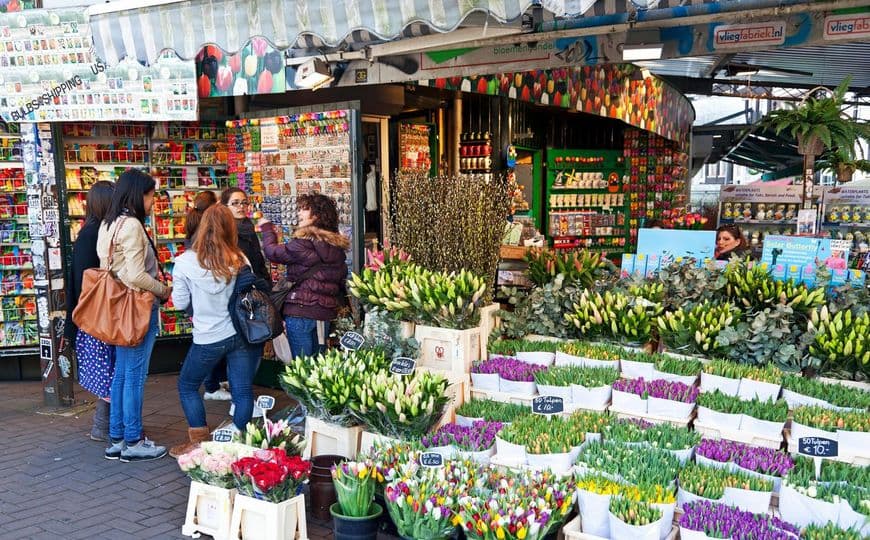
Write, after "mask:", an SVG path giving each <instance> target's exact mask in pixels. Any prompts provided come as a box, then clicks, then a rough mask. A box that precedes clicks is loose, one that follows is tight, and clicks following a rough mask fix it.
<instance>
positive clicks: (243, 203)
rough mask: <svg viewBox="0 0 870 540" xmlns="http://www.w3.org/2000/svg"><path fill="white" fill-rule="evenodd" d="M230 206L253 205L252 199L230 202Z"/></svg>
mask: <svg viewBox="0 0 870 540" xmlns="http://www.w3.org/2000/svg"><path fill="white" fill-rule="evenodd" d="M229 205H230V206H234V207H238V206H251V201H233V202H231V203H230V204H229Z"/></svg>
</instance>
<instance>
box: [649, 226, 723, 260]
mask: <svg viewBox="0 0 870 540" xmlns="http://www.w3.org/2000/svg"><path fill="white" fill-rule="evenodd" d="M715 248H716V231H686V230H678V229H640V230H639V231H638V236H637V253H638V254H639V255H641V254H643V255H647V256H649V255H658V256H659V257H660V258H661V260H662V265H663V266H667V265H668V264H669V263H670V262H671V261H673V260H675V259H678V258H680V257H683V258H694V259H697V260H698V261H701V262H703V261H704V260H706V259H712V258H713V252H714V250H715Z"/></svg>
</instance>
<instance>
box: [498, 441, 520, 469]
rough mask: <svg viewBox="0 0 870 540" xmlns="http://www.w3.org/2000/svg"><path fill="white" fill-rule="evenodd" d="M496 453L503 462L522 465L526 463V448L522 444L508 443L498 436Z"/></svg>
mask: <svg viewBox="0 0 870 540" xmlns="http://www.w3.org/2000/svg"><path fill="white" fill-rule="evenodd" d="M495 452H496V454H498V456H499V458H500V459H501V460H502V461H506V462H510V463H517V464H520V465H522V464H524V463H526V447H525V446H523V445H522V444H514V443H512V442H507V441H506V440H504V439H502V438H501V437H499V436H498V435H496V437H495Z"/></svg>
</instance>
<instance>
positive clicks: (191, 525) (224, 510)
mask: <svg viewBox="0 0 870 540" xmlns="http://www.w3.org/2000/svg"><path fill="white" fill-rule="evenodd" d="M235 496H236V490H235V489H224V488H219V487H216V486H210V485H208V484H203V483H202V482H196V481H194V482H191V483H190V495H189V496H188V498H187V515H186V516H185V519H184V525H182V527H181V534H183V535H184V536H192V537H194V538H197V537H199V535H200V534H207V535H209V536H213V537H214V538H227V537H228V536H229V534H230V522H231V521H232V517H233V499H234V498H235Z"/></svg>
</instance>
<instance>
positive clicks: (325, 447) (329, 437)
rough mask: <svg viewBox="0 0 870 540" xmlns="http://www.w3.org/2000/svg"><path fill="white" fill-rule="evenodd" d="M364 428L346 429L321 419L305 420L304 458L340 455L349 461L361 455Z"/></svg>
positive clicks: (311, 417)
mask: <svg viewBox="0 0 870 540" xmlns="http://www.w3.org/2000/svg"><path fill="white" fill-rule="evenodd" d="M362 431H363V428H362V426H352V427H344V426H339V425H337V424H330V423H329V422H324V421H323V420H320V419H319V418H314V417H313V416H308V417H306V418H305V451H304V452H303V454H302V456H303V457H304V458H305V459H311V457H313V456H322V455H338V456H344V457H346V458H348V459H352V458H354V457H355V456H356V455H357V454H358V453H359V445H360V435H361V434H362Z"/></svg>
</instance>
